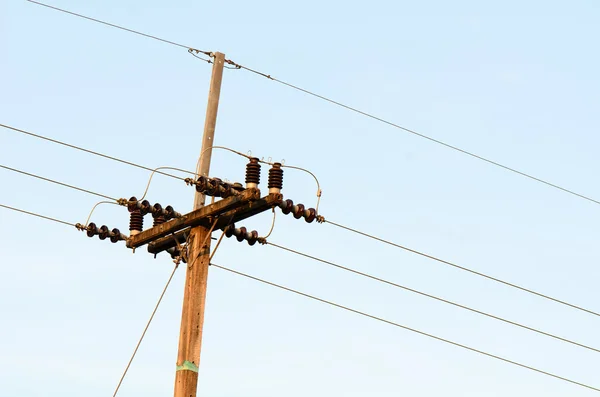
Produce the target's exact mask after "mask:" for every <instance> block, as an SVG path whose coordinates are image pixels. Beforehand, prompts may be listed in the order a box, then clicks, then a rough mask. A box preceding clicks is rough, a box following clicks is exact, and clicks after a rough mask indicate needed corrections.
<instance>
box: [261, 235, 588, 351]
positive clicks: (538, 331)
mask: <svg viewBox="0 0 600 397" xmlns="http://www.w3.org/2000/svg"><path fill="white" fill-rule="evenodd" d="M265 245H270V246H273V247H276V248H279V249H281V250H284V251H288V252H291V253H293V254H296V255H300V256H303V257H305V258H309V259H312V260H315V261H318V262H321V263H324V264H326V265H330V266H333V267H335V268H338V269H341V270H345V271H348V272H351V273H354V274H357V275H359V276H362V277H366V278H369V279H371V280H375V281H378V282H380V283H383V284H387V285H391V286H393V287H396V288H400V289H403V290H405V291H408V292H412V293H415V294H417V295H421V296H424V297H427V298H430V299H434V300H437V301H439V302H442V303H446V304H449V305H452V306H455V307H458V308H460V309H464V310H467V311H470V312H472V313H476V314H480V315H482V316H485V317H488V318H492V319H494V320H498V321H502V322H504V323H506V324H510V325H513V326H516V327H519V328H522V329H526V330H528V331H532V332H535V333H538V334H540V335H544V336H547V337H550V338H553V339H556V340H559V341H561V342H565V343H569V344H572V345H575V346H578V347H581V348H584V349H588V350H591V351H594V352H596V353H600V349H597V348H595V347H592V346H589V345H585V344H583V343H579V342H575V341H573V340H570V339H567V338H563V337H561V336H558V335H554V334H551V333H549V332H545V331H542V330H540V329H537V328H533V327H530V326H527V325H524V324H520V323H517V322H516V321H511V320H508V319H505V318H503V317H500V316H496V315H494V314H491V313H487V312H484V311H481V310H477V309H474V308H472V307H469V306H466V305H462V304H460V303H456V302H453V301H451V300H448V299H444V298H440V297H438V296H435V295H432V294H428V293H426V292H422V291H419V290H416V289H414V288H410V287H407V286H405V285H401V284H398V283H395V282H392V281H389V280H386V279H383V278H380V277H376V276H373V275H371V274H368V273H364V272H361V271H358V270H355V269H352V268H350V267H347V266H342V265H340V264H338V263H335V262H331V261H328V260H325V259H322V258H319V257H316V256H313V255H309V254H307V253H304V252H301V251H298V250H294V249H292V248H288V247H285V246H283V245H279V244H276V243H273V242H271V241H265Z"/></svg>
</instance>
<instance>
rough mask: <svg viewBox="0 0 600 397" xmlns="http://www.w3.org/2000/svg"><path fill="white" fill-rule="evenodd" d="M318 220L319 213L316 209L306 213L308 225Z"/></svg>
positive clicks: (310, 209)
mask: <svg viewBox="0 0 600 397" xmlns="http://www.w3.org/2000/svg"><path fill="white" fill-rule="evenodd" d="M316 218H317V211H316V210H315V209H314V208H309V209H307V210H306V211H304V220H305V221H306V223H311V222H312V221H314V220H315V219H316Z"/></svg>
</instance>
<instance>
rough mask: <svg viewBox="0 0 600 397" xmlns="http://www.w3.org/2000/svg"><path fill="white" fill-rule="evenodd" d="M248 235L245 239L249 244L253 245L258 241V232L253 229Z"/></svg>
mask: <svg viewBox="0 0 600 397" xmlns="http://www.w3.org/2000/svg"><path fill="white" fill-rule="evenodd" d="M250 235H251V236H250V237H249V238H248V239H247V240H248V244H249V245H254V244H256V242H257V241H258V232H257V231H256V230H253V231H251V232H250Z"/></svg>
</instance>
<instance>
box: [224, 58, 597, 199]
mask: <svg viewBox="0 0 600 397" xmlns="http://www.w3.org/2000/svg"><path fill="white" fill-rule="evenodd" d="M225 62H228V63H229V64H230V65H234V66H236V67H237V68H238V69H245V70H247V71H249V72H252V73H254V74H257V75H259V76H262V77H266V78H267V79H269V80H272V81H275V82H277V83H280V84H283V85H285V86H287V87H290V88H293V89H295V90H298V91H300V92H303V93H305V94H308V95H311V96H313V97H315V98H318V99H321V100H323V101H326V102H329V103H332V104H334V105H337V106H339V107H342V108H344V109H347V110H350V111H352V112H355V113H358V114H360V115H362V116H365V117H368V118H371V119H373V120H376V121H379V122H381V123H383V124H387V125H389V126H392V127H394V128H398V129H400V130H403V131H406V132H409V133H411V134H413V135H416V136H418V137H421V138H424V139H427V140H428V141H431V142H434V143H437V144H438V145H441V146H445V147H447V148H449V149H452V150H455V151H457V152H460V153H462V154H466V155H468V156H471V157H474V158H476V159H478V160H481V161H484V162H486V163H488V164H492V165H495V166H496V167H500V168H502V169H505V170H507V171H510V172H513V173H515V174H518V175H521V176H524V177H526V178H529V179H531V180H533V181H536V182H539V183H542V184H544V185H547V186H550V187H553V188H555V189H558V190H562V191H563V192H566V193H569V194H572V195H573V196H576V197H579V198H582V199H584V200H588V201H591V202H592V203H596V204H600V201H599V200H596V199H593V198H591V197H589V196H586V195H583V194H581V193H577V192H575V191H573V190H570V189H567V188H564V187H562V186H559V185H556V184H554V183H552V182H548V181H546V180H544V179H541V178H538V177H535V176H533V175H531V174H528V173H526V172H523V171H519V170H517V169H515V168H512V167H509V166H506V165H504V164H501V163H498V162H496V161H493V160H490V159H488V158H485V157H483V156H480V155H478V154H475V153H473V152H470V151H467V150H465V149H461V148H459V147H457V146H454V145H451V144H449V143H446V142H443V141H440V140H438V139H435V138H432V137H430V136H428V135H425V134H422V133H420V132H417V131H415V130H412V129H410V128H406V127H403V126H401V125H399V124H396V123H393V122H391V121H388V120H385V119H383V118H381V117H377V116H375V115H373V114H371V113H368V112H365V111H363V110H360V109H357V108H355V107H352V106H349V105H346V104H344V103H342V102H338V101H335V100H333V99H331V98H328V97H325V96H323V95H319V94H317V93H314V92H312V91H309V90H307V89H304V88H302V87H298V86H296V85H293V84H290V83H288V82H286V81H283V80H279V79H277V78H275V77H272V76H271V75H270V74H266V73H263V72H259V71H258V70H254V69H251V68H249V67H246V66H244V65H240V64H237V63H235V62H233V61H231V60H225Z"/></svg>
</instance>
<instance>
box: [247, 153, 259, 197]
mask: <svg viewBox="0 0 600 397" xmlns="http://www.w3.org/2000/svg"><path fill="white" fill-rule="evenodd" d="M259 183H260V163H259V160H258V158H256V157H252V158H251V159H250V162H249V163H248V164H246V188H247V189H250V188H257V187H258V184H259Z"/></svg>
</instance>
